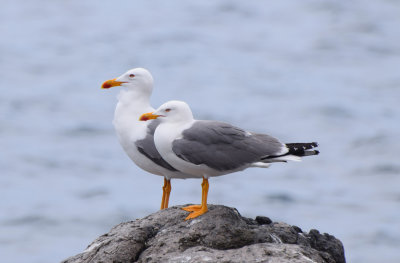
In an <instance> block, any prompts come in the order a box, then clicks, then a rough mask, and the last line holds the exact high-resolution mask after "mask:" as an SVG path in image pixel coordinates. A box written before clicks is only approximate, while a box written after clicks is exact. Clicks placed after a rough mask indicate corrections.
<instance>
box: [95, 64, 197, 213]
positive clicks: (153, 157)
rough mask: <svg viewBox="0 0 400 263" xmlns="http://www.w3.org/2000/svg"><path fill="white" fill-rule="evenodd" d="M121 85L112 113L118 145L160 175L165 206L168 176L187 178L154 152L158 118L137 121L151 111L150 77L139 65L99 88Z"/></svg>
mask: <svg viewBox="0 0 400 263" xmlns="http://www.w3.org/2000/svg"><path fill="white" fill-rule="evenodd" d="M115 86H122V87H124V89H123V90H121V91H120V93H119V95H118V104H117V108H116V109H115V114H114V121H113V123H114V127H115V130H116V132H117V135H118V139H119V142H120V144H121V145H122V148H123V149H124V150H125V152H126V154H128V156H129V157H130V158H131V160H132V161H133V162H134V163H135V164H136V165H137V166H139V167H140V168H142V169H143V170H145V171H147V172H149V173H152V174H156V175H161V176H164V186H163V188H162V189H163V196H162V199H161V209H164V208H167V207H168V203H169V196H170V192H171V181H170V179H171V178H188V177H190V176H188V175H186V174H183V173H181V172H179V171H178V170H177V169H176V168H174V167H172V166H171V165H169V164H168V163H167V162H166V161H165V160H164V159H163V158H162V157H161V155H160V154H159V153H158V151H157V149H156V147H155V145H154V139H153V134H154V131H155V129H156V127H157V125H158V124H159V121H158V120H155V121H151V122H149V123H144V122H141V121H139V117H140V115H141V114H142V113H143V112H148V111H154V108H153V107H151V105H150V96H151V93H152V91H153V77H152V76H151V74H150V72H149V71H147V70H146V69H143V68H135V69H131V70H129V71H127V72H126V73H124V74H122V75H121V76H120V77H118V78H115V79H111V80H107V81H105V82H104V83H103V85H102V88H103V89H108V88H111V87H115Z"/></svg>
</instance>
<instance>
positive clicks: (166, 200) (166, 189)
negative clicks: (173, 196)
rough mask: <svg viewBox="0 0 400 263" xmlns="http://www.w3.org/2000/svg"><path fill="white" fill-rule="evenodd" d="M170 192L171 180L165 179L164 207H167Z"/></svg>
mask: <svg viewBox="0 0 400 263" xmlns="http://www.w3.org/2000/svg"><path fill="white" fill-rule="evenodd" d="M170 193H171V180H167V186H166V188H165V199H164V209H165V208H168V203H169V195H170Z"/></svg>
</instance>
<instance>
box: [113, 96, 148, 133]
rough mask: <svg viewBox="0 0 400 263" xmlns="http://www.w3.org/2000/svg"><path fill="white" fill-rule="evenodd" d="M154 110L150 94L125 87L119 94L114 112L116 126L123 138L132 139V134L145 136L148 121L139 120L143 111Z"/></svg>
mask: <svg viewBox="0 0 400 263" xmlns="http://www.w3.org/2000/svg"><path fill="white" fill-rule="evenodd" d="M152 111H154V108H153V107H151V105H150V94H144V93H143V92H141V93H140V92H138V91H137V90H131V89H125V90H122V91H121V92H120V93H119V94H118V104H117V107H116V109H115V114H114V121H113V123H114V127H115V129H116V131H117V134H118V136H119V138H120V140H121V139H130V138H131V137H132V136H134V135H137V136H140V137H142V136H144V135H145V134H146V129H147V123H146V122H144V121H139V117H140V116H141V115H142V114H143V113H148V112H152Z"/></svg>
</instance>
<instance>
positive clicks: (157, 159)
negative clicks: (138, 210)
mask: <svg viewBox="0 0 400 263" xmlns="http://www.w3.org/2000/svg"><path fill="white" fill-rule="evenodd" d="M159 124H160V121H159V120H153V121H151V123H150V124H149V125H148V126H147V134H146V137H145V138H144V139H142V140H138V141H136V142H135V145H136V148H137V149H138V151H139V152H140V153H141V154H143V155H144V156H146V157H147V158H149V159H150V160H152V161H153V162H154V163H156V164H158V165H159V166H161V167H164V168H165V169H168V170H170V171H177V170H176V169H175V168H174V167H172V166H171V165H170V164H169V163H167V162H166V161H165V160H164V159H163V158H162V157H161V155H160V153H159V152H158V151H157V148H156V145H155V144H154V131H155V130H156V128H157V126H158V125H159Z"/></svg>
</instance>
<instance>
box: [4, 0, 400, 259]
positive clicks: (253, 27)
mask: <svg viewBox="0 0 400 263" xmlns="http://www.w3.org/2000/svg"><path fill="white" fill-rule="evenodd" d="M399 13H400V3H399V2H398V1H389V0H387V1H377V0H376V1H368V2H366V1H361V0H357V1H351V2H349V1H333V0H332V1H318V0H307V1H299V2H294V1H275V2H268V3H266V2H261V1H259V2H243V1H205V2H204V1H203V2H197V3H189V2H183V1H168V2H166V1H146V2H139V1H113V2H112V3H111V2H110V3H99V2H98V1H93V0H91V1H46V0H41V1H7V0H6V1H3V3H2V8H1V10H0V33H1V41H0V52H1V53H0V54H1V56H0V72H1V73H0V74H1V91H2V92H1V96H0V109H1V116H0V120H1V122H0V135H1V136H0V146H1V151H0V171H1V176H0V200H1V201H0V254H1V255H2V261H4V262H9V263H13V262H38V263H39V262H40V263H46V262H58V261H61V260H62V259H64V258H66V257H68V256H71V255H74V254H76V253H78V252H81V251H83V250H84V249H85V246H86V245H88V244H89V243H90V242H91V241H92V240H93V239H94V238H96V237H97V236H99V235H101V234H103V233H105V232H107V231H108V230H109V229H110V228H111V227H112V226H113V225H115V224H117V223H120V222H122V221H126V220H131V219H135V218H139V217H143V216H145V215H147V214H149V213H152V212H155V211H157V209H158V208H159V204H160V198H161V185H162V178H160V177H157V176H153V175H148V174H146V173H145V172H143V171H141V170H139V169H138V168H137V167H136V166H134V165H133V164H132V163H131V162H130V160H129V159H128V157H126V156H125V154H124V153H123V151H122V149H121V147H120V146H119V145H118V142H117V140H116V136H115V133H114V131H113V127H112V125H111V120H112V118H113V111H114V107H115V104H116V99H115V97H116V95H117V93H118V88H114V89H111V90H107V91H105V90H100V85H101V83H102V82H103V81H104V80H106V79H109V78H114V77H117V76H119V75H120V74H121V73H123V72H125V71H126V70H127V69H130V68H133V67H139V66H140V67H146V68H148V69H149V70H150V71H151V72H152V73H153V76H154V78H155V91H154V94H153V97H152V103H153V105H154V106H158V105H160V104H161V103H163V102H165V101H167V100H170V99H181V100H185V101H187V102H188V103H189V104H190V105H191V106H192V109H193V112H194V114H195V116H197V118H199V119H216V120H223V121H228V122H231V123H234V124H236V125H238V126H241V127H243V128H246V129H248V130H253V131H258V132H266V133H269V134H272V135H274V136H277V137H279V138H281V139H282V140H283V141H285V142H296V141H314V140H315V141H318V142H319V143H320V151H321V154H320V155H319V156H318V157H312V158H311V157H310V158H307V159H305V160H304V161H303V162H302V163H289V164H276V165H274V166H273V167H271V168H270V169H249V170H247V171H244V172H241V173H237V174H233V175H228V176H223V177H220V178H214V179H212V180H211V181H210V193H209V202H210V203H214V204H224V205H228V206H233V207H236V208H238V210H239V211H240V212H241V213H242V215H244V216H249V217H254V216H256V215H266V216H269V217H271V218H272V219H273V220H274V221H285V222H288V223H290V224H295V225H298V226H299V227H301V228H302V229H303V230H305V231H308V230H310V229H312V228H316V229H319V230H320V231H321V232H328V233H330V234H333V235H335V236H336V237H337V238H339V239H341V240H342V241H343V243H344V246H345V249H346V256H347V259H348V261H349V262H356V263H357V262H367V263H368V262H397V260H398V251H399V248H400V238H399V237H400V223H399V222H400V190H399V189H400V187H399V186H400V164H399V162H398V160H399V157H398V149H399V147H400V143H399V142H400V133H399V128H400V107H398V101H399V98H400V77H399V74H398V72H399V68H400V60H399V59H400V46H399V45H398V43H399V41H400V16H399V15H398V14H399ZM172 187H173V190H172V196H171V201H170V202H171V203H170V204H171V205H176V204H185V203H197V202H199V201H200V195H201V191H200V190H201V189H200V181H198V180H182V181H179V180H175V181H173V182H172Z"/></svg>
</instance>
